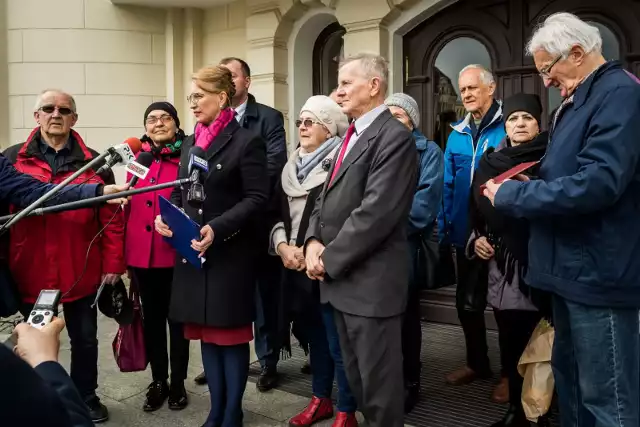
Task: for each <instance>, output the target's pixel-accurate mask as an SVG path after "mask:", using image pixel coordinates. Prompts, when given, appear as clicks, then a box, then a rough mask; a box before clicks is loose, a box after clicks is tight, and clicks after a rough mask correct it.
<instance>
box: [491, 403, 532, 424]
mask: <svg viewBox="0 0 640 427" xmlns="http://www.w3.org/2000/svg"><path fill="white" fill-rule="evenodd" d="M530 426H531V423H530V422H529V420H528V419H527V417H525V415H524V412H523V411H522V408H521V407H518V406H514V405H511V406H509V409H508V410H507V413H506V414H504V417H503V418H502V419H501V420H500V421H498V422H497V423H494V424H492V425H491V427H530Z"/></svg>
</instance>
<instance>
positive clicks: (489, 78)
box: [458, 64, 496, 85]
mask: <svg viewBox="0 0 640 427" xmlns="http://www.w3.org/2000/svg"><path fill="white" fill-rule="evenodd" d="M469 70H480V81H481V82H482V83H484V84H486V85H490V84H494V83H495V82H496V79H495V78H494V77H493V73H492V72H491V71H489V70H487V69H486V68H485V67H484V66H482V65H480V64H470V65H467V66H466V67H464V68H463V69H462V70H460V74H458V79H459V78H460V77H461V76H462V74H463V73H464V72H466V71H469Z"/></svg>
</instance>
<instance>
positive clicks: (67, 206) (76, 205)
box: [0, 178, 192, 228]
mask: <svg viewBox="0 0 640 427" xmlns="http://www.w3.org/2000/svg"><path fill="white" fill-rule="evenodd" d="M191 182H192V180H191V178H182V179H178V180H175V181H171V182H165V183H164V184H158V185H152V186H149V187H143V188H137V189H133V190H127V191H122V192H120V193H115V194H106V195H103V196H99V197H92V198H90V199H84V200H78V201H75V202H69V203H63V204H60V205H55V206H48V207H46V208H37V209H32V210H31V211H29V212H27V213H26V214H24V215H22V217H25V216H34V215H38V216H42V215H45V214H48V213H56V212H62V211H70V210H76V209H84V208H88V207H92V206H94V205H97V204H100V203H103V202H107V201H109V200H113V199H119V198H122V197H129V196H135V195H136V194H143V193H149V192H151V191H157V190H162V189H165V188H169V187H178V186H180V185H184V184H190V183H191ZM25 211H26V209H25V210H22V211H20V212H19V213H18V215H15V217H18V216H19V215H20V214H22V213H23V212H25ZM12 217H14V215H6V216H2V217H0V224H1V223H6V224H5V225H4V226H3V228H6V227H10V225H9V223H8V222H7V221H9V220H10V219H11V218H12ZM9 222H11V221H9Z"/></svg>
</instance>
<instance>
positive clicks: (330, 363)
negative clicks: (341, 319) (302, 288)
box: [301, 304, 357, 412]
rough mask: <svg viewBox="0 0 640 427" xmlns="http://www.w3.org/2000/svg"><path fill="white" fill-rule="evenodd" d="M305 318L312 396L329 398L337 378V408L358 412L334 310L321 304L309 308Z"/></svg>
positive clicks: (343, 410) (342, 410) (341, 410)
mask: <svg viewBox="0 0 640 427" xmlns="http://www.w3.org/2000/svg"><path fill="white" fill-rule="evenodd" d="M302 317H304V320H303V321H304V328H305V329H306V334H308V337H309V353H310V358H311V360H310V362H311V376H312V381H311V387H312V391H313V395H314V396H316V397H319V398H330V397H331V391H332V389H333V379H334V376H335V379H336V382H337V383H338V403H337V405H336V407H337V408H338V411H340V412H355V411H356V407H357V405H356V400H355V398H354V397H353V395H352V394H351V389H350V388H349V383H348V381H347V376H346V374H345V372H344V365H343V364H342V354H341V353H340V341H339V340H338V330H337V329H336V324H335V320H334V318H333V307H331V305H329V304H322V305H321V304H318V305H317V307H315V310H314V309H313V308H312V309H310V310H309V311H308V312H307V313H306V314H305V315H304V316H301V318H302ZM301 320H302V319H301Z"/></svg>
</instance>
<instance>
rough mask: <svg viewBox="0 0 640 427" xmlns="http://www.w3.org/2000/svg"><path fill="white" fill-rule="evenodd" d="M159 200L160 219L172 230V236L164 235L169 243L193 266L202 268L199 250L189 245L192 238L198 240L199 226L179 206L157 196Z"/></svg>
mask: <svg viewBox="0 0 640 427" xmlns="http://www.w3.org/2000/svg"><path fill="white" fill-rule="evenodd" d="M158 200H159V201H160V216H161V217H162V221H164V223H165V224H167V225H168V226H169V228H170V229H171V231H173V236H172V237H165V238H164V239H165V241H166V242H167V243H169V244H170V245H171V246H173V248H174V249H175V250H176V251H177V252H178V253H179V254H180V255H182V257H183V258H184V259H186V260H187V261H189V262H190V263H191V264H193V265H194V266H195V267H198V268H202V264H203V262H202V261H203V259H201V258H199V257H198V255H199V253H200V252H198V251H196V250H194V249H193V248H192V247H191V241H192V240H194V239H195V240H200V228H201V227H200V226H199V225H198V223H196V222H195V221H194V220H192V219H191V218H189V215H187V214H186V213H185V212H183V211H182V209H180V208H179V207H177V206H175V205H174V204H172V203H171V202H170V201H169V200H167V199H166V198H164V197H162V196H158Z"/></svg>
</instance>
